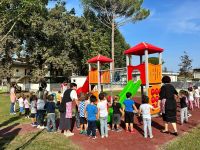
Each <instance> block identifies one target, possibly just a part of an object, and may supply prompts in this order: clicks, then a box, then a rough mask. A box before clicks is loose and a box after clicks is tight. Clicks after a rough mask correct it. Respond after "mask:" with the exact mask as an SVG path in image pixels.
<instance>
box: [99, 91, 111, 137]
mask: <svg viewBox="0 0 200 150" xmlns="http://www.w3.org/2000/svg"><path fill="white" fill-rule="evenodd" d="M99 100H100V102H99V103H98V104H97V108H98V112H99V113H98V116H99V117H100V129H101V138H104V136H105V137H108V126H107V122H108V109H107V100H106V98H105V94H104V93H100V94H99Z"/></svg>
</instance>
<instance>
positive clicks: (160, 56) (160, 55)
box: [158, 53, 162, 78]
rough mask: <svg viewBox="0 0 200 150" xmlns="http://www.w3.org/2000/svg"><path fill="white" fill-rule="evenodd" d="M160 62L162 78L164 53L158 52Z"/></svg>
mask: <svg viewBox="0 0 200 150" xmlns="http://www.w3.org/2000/svg"><path fill="white" fill-rule="evenodd" d="M158 58H159V64H160V65H161V78H162V53H159V54H158Z"/></svg>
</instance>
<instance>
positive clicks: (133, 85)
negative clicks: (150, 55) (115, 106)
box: [119, 80, 141, 104]
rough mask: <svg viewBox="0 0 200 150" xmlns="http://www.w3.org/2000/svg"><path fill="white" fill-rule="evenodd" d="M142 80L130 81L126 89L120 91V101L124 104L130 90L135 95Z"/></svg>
mask: <svg viewBox="0 0 200 150" xmlns="http://www.w3.org/2000/svg"><path fill="white" fill-rule="evenodd" d="M140 85H141V80H138V81H137V82H136V83H134V82H133V81H132V80H130V81H128V83H127V85H126V86H125V87H124V89H123V90H122V91H121V92H120V94H119V96H120V99H119V102H120V103H121V104H123V102H124V100H125V99H126V93H127V92H130V93H131V94H132V96H134V95H135V94H136V93H137V91H138V89H139V88H140Z"/></svg>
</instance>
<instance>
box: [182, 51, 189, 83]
mask: <svg viewBox="0 0 200 150" xmlns="http://www.w3.org/2000/svg"><path fill="white" fill-rule="evenodd" d="M180 59H181V63H180V64H179V66H180V69H179V71H180V76H183V77H184V79H185V82H186V80H187V79H188V78H189V77H190V76H191V69H192V59H190V57H189V55H188V54H187V52H185V51H184V54H183V56H181V58H180Z"/></svg>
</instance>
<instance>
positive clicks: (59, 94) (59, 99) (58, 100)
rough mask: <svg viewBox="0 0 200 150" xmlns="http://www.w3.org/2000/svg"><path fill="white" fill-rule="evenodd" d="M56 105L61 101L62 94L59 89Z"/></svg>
mask: <svg viewBox="0 0 200 150" xmlns="http://www.w3.org/2000/svg"><path fill="white" fill-rule="evenodd" d="M56 96H57V105H58V106H59V105H60V103H61V101H62V94H61V91H58V93H57V95H56Z"/></svg>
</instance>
